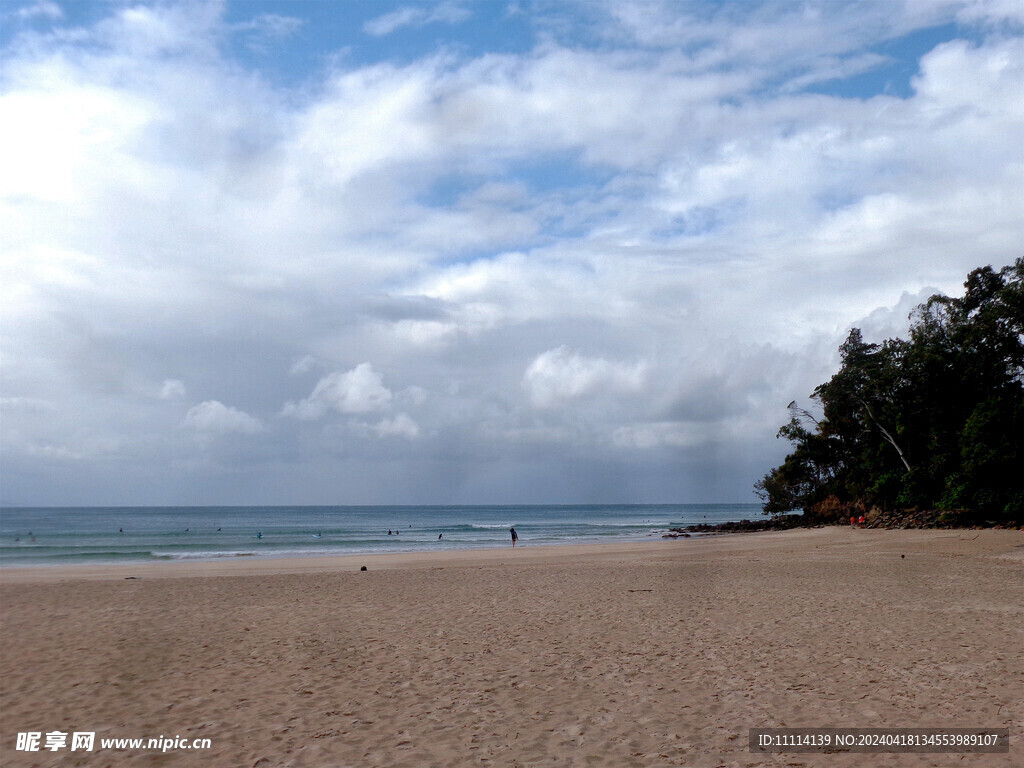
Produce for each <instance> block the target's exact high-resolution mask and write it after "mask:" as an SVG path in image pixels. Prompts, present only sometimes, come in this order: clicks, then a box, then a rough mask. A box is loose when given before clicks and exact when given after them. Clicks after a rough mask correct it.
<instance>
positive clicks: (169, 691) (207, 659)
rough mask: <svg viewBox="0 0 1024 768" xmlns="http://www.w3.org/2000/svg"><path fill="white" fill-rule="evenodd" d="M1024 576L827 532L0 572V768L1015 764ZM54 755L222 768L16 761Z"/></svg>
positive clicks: (950, 547) (874, 536) (937, 550)
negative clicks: (928, 729)
mask: <svg viewBox="0 0 1024 768" xmlns="http://www.w3.org/2000/svg"><path fill="white" fill-rule="evenodd" d="M1022 555H1024V535H1022V534H1021V533H1020V532H1018V531H870V530H847V529H819V530H809V531H808V530H799V531H787V532H783V533H766V534H752V535H735V536H727V537H713V538H709V539H702V540H695V539H690V540H680V541H670V542H650V543H644V544H627V545H607V546H601V547H559V548H554V547H552V548H530V547H524V548H517V549H516V550H515V551H513V550H511V549H506V550H497V551H495V550H492V551H478V552H468V553H467V552H464V553H457V554H452V553H443V554H440V553H439V554H435V555H408V556H396V555H391V556H383V557H372V558H371V557H366V558H358V557H346V558H333V559H326V560H323V559H317V560H301V561H249V562H232V563H215V564H195V563H192V564H169V565H161V566H119V567H116V568H115V567H111V568H95V567H94V568H90V569H86V568H77V569H46V570H5V571H0V596H2V603H0V610H2V613H0V617H2V623H0V629H2V646H0V650H2V656H0V713H2V715H0V720H2V722H0V726H2V727H0V740H2V744H0V764H2V765H4V766H26V765H38V766H51V765H53V766H65V765H86V766H108V765H109V766H142V765H152V766H217V767H218V768H219V767H220V766H244V767H245V768H250V766H266V767H267V768H271V766H318V767H320V768H326V767H329V766H360V767H361V766H394V767H395V768H404V767H406V766H408V767H409V768H422V767H426V766H464V765H465V766H474V765H495V766H662V765H687V766H762V765H763V766H794V767H795V766H844V767H845V766H862V765H871V766H963V765H970V766H1011V765H1016V766H1020V765H1024V749H1022V747H1024V743H1022V739H1024V731H1022V727H1021V726H1022V722H1021V720H1022V700H1024V662H1022V657H1021V648H1022V647H1024V622H1022V606H1024V599H1022V597H1024V594H1022V593H1024V578H1022V573H1024V557H1022ZM364 564H365V565H367V566H368V569H369V570H368V571H367V572H360V570H359V566H360V565H364ZM126 576H136V577H139V578H132V579H128V578H126ZM757 726H773V727H782V726H789V727H796V726H803V727H816V726H847V727H876V726H878V727H909V726H946V727H993V728H994V727H1002V728H1009V729H1010V739H1011V752H1010V754H1009V755H1007V754H1000V755H993V754H989V755H970V756H967V757H963V756H961V755H943V754H931V755H920V754H918V755H907V754H903V755H899V754H873V755H864V754H860V755H857V754H853V755H851V754H781V755H771V754H752V753H750V752H749V751H748V749H747V731H748V729H749V728H751V727H757ZM54 730H58V731H64V732H71V731H95V732H96V733H97V739H99V738H102V737H150V736H154V737H155V736H161V735H162V736H171V737H173V736H183V737H187V738H189V739H191V738H200V737H205V738H209V739H210V740H211V742H212V748H211V749H209V750H193V751H171V752H168V753H167V754H159V753H156V752H152V751H140V750H134V751H133V750H109V749H108V750H104V751H94V752H92V753H83V752H81V751H77V752H70V751H69V750H67V749H64V750H62V751H60V752H57V753H50V752H23V751H20V752H19V751H15V749H14V747H15V741H16V734H17V733H18V732H21V731H42V732H47V731H54Z"/></svg>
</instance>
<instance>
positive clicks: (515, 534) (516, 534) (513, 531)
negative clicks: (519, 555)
mask: <svg viewBox="0 0 1024 768" xmlns="http://www.w3.org/2000/svg"><path fill="white" fill-rule="evenodd" d="M508 532H509V533H511V534H512V549H515V548H516V542H517V541H519V534H518V533H516V529H515V528H509V529H508Z"/></svg>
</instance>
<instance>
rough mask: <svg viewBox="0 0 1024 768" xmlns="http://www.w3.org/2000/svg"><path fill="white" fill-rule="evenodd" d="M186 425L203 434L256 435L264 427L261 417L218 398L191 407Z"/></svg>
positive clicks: (186, 415)
mask: <svg viewBox="0 0 1024 768" xmlns="http://www.w3.org/2000/svg"><path fill="white" fill-rule="evenodd" d="M185 426H186V427H189V428H191V429H194V430H195V431H196V432H198V433H200V434H202V435H226V434H231V433H238V434H243V435H255V434H257V433H259V432H262V431H263V429H264V427H263V424H262V422H261V421H260V420H259V419H257V418H255V417H253V416H250V415H249V414H247V413H244V412H243V411H240V410H238V409H237V408H232V407H230V406H227V405H224V404H223V403H222V402H220V401H218V400H205V401H203V402H201V403H199V404H198V405H194V406H192V407H191V408H189V411H188V413H187V414H185Z"/></svg>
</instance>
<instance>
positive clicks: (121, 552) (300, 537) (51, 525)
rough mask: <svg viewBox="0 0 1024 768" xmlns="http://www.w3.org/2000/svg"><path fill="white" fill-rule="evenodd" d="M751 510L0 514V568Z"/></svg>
mask: <svg viewBox="0 0 1024 768" xmlns="http://www.w3.org/2000/svg"><path fill="white" fill-rule="evenodd" d="M760 512H761V509H760V506H759V505H758V504H674V505H579V506H473V507H466V506H367V507H350V506H349V507H308V506H302V507H46V508H28V507H4V508H0V567H13V566H26V565H29V566H41V565H66V564H67V565H70V564H86V563H117V562H147V561H161V560H163V561H166V560H216V559H220V558H235V557H303V556H309V555H345V554H368V553H373V554H383V553H389V552H423V551H445V550H453V549H484V548H489V547H502V546H509V545H510V544H511V537H510V534H509V528H511V527H515V529H516V532H517V533H518V535H519V545H518V546H542V545H551V544H575V543H592V542H612V541H640V540H645V539H651V538H660V537H661V535H663V534H664V533H665V532H666V531H667V530H668V529H669V528H674V527H678V526H683V525H690V524H695V523H721V522H730V521H735V520H742V519H752V518H756V517H758V516H759V515H760Z"/></svg>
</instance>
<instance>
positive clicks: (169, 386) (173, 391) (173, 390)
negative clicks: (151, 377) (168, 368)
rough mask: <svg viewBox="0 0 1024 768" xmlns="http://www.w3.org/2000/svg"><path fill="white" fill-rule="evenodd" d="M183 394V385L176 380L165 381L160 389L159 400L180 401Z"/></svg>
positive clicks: (184, 391)
mask: <svg viewBox="0 0 1024 768" xmlns="http://www.w3.org/2000/svg"><path fill="white" fill-rule="evenodd" d="M185 393H186V390H185V383H184V382H182V381H179V380H178V379H165V380H164V383H163V385H162V386H161V387H160V399H161V400H180V399H181V398H183V397H184V396H185Z"/></svg>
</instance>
